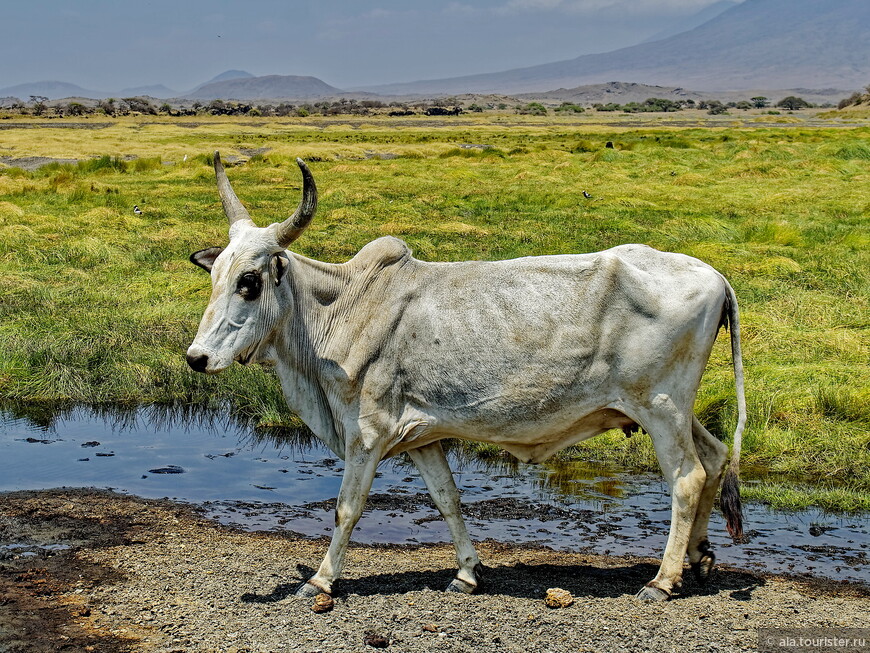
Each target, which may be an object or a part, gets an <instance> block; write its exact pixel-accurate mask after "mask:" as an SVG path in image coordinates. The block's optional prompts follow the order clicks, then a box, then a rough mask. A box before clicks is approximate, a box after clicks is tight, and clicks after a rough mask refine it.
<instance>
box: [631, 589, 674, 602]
mask: <svg viewBox="0 0 870 653" xmlns="http://www.w3.org/2000/svg"><path fill="white" fill-rule="evenodd" d="M634 598H636V599H637V600H638V601H643V602H644V603H652V602H655V603H659V602H661V601H667V600H668V599H669V598H671V595H670V594H668V593H667V592H666V591H665V590H663V589H660V588H658V587H656V586H654V585H644V586H643V587H642V588H641V590H640V592H638V593H637V594H635V596H634Z"/></svg>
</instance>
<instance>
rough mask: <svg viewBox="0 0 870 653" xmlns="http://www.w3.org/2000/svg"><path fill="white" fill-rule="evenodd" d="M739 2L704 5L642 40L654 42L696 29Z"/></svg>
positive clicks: (728, 1) (731, 1) (733, 0)
mask: <svg viewBox="0 0 870 653" xmlns="http://www.w3.org/2000/svg"><path fill="white" fill-rule="evenodd" d="M738 4H739V3H738V2H736V0H719V2H714V3H713V4H712V5H710V6H709V7H704V8H703V9H702V10H701V11H699V12H697V13H695V14H692V15H691V16H687V17H686V18H683V19H682V20H678V21H677V22H675V23H674V24H673V25H671V26H670V27H669V28H667V29H664V30H662V31H661V32H657V33H656V34H653V35H652V36H650V37H649V38H647V39H644V40H643V41H641V43H652V42H653V41H661V40H662V39H666V38H668V37H670V36H674V35H676V34H680V33H681V32H688V31H689V30H690V29H695V28H696V27H699V26H701V25H703V24H704V23H706V22H708V21H710V20H713V19H714V18H716V16H718V15H719V14H721V13H722V12H723V11H726V10H728V9H731V7H734V6H736V5H738Z"/></svg>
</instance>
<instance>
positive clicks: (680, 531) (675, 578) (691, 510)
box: [637, 396, 706, 601]
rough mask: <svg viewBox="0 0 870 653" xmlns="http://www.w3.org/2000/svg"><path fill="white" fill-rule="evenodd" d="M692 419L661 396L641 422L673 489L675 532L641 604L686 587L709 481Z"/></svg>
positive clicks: (665, 596)
mask: <svg viewBox="0 0 870 653" xmlns="http://www.w3.org/2000/svg"><path fill="white" fill-rule="evenodd" d="M691 418H692V414H691V412H690V411H686V412H685V413H684V412H683V411H681V410H679V409H678V408H677V407H676V406H675V405H674V403H673V401H672V400H671V399H670V398H668V397H664V396H659V397H658V398H657V399H656V401H655V404H654V406H653V407H652V410H651V411H649V413H648V414H647V415H646V416H645V419H643V420H641V421H640V423H641V425H642V426H643V428H644V430H645V431H647V432H648V433H649V434H650V437H652V440H653V446H655V450H656V456H657V457H658V461H659V465H660V466H661V468H662V473H663V474H664V477H665V480H667V482H668V485H670V487H671V530H670V533H669V535H668V541H667V544H666V545H665V551H664V554H663V555H662V564H661V567H659V572H658V574H656V577H655V578H654V579H653V580H651V581H650V582H649V583H647V584H646V586H645V587H643V588H642V589H641V590H640V592H638V594H637V598H639V599H641V600H645V601H664V600H666V599H668V598H669V597H670V596H671V594H672V593H673V591H674V590H675V589H677V588H679V587H680V585H681V584H682V577H683V560H684V559H685V557H686V550H687V548H688V544H689V536H690V533H691V530H692V524H693V523H694V522H695V514H696V511H697V509H698V502H699V500H700V497H701V490H702V489H703V487H704V482H705V478H706V473H705V471H704V467H703V466H702V465H701V461H700V459H699V458H698V454H697V452H696V451H695V444H694V442H693V440H692V422H691Z"/></svg>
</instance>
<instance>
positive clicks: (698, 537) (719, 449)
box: [688, 415, 728, 583]
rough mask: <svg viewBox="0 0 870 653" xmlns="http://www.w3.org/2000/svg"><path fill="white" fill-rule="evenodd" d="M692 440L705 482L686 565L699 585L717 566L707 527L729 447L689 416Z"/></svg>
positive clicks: (693, 526) (690, 536) (696, 419)
mask: <svg viewBox="0 0 870 653" xmlns="http://www.w3.org/2000/svg"><path fill="white" fill-rule="evenodd" d="M692 439H693V440H694V441H695V449H696V451H697V452H698V457H699V458H700V459H701V464H702V465H703V466H704V471H705V472H706V473H707V480H706V481H705V483H704V489H703V490H701V499H700V501H699V502H698V510H697V512H696V513H695V522H694V523H693V524H692V532H691V534H690V535H689V550H688V553H689V562H690V563H691V564H692V571H693V572H694V574H695V577H696V578H697V579H698V581H700V582H702V583H703V582H706V580H707V578H708V577H709V576H710V571H711V570H712V569H713V565H714V563H715V562H716V556H715V555H714V554H713V550H712V549H711V548H710V541H709V540H708V539H707V526H708V524H709V522H710V513H711V512H712V511H713V503H714V501H715V500H716V493H717V492H718V491H719V485H720V483H721V482H722V472H723V471H724V469H725V464H726V463H727V462H728V447H727V446H726V445H725V444H723V443H722V442H719V440H717V439H716V438H715V437H713V435H711V433H710V432H709V431H708V430H707V429H705V428H704V425H703V424H701V422H699V421H698V418H697V417H695V416H694V415H693V416H692Z"/></svg>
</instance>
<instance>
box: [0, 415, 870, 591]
mask: <svg viewBox="0 0 870 653" xmlns="http://www.w3.org/2000/svg"><path fill="white" fill-rule="evenodd" d="M303 439H304V438H301V439H294V440H293V441H292V442H289V443H286V444H284V446H280V445H277V444H275V442H273V441H271V440H263V439H257V438H255V437H253V436H252V435H251V434H250V432H249V431H247V430H246V429H244V428H242V427H239V426H237V425H234V424H233V423H232V422H231V420H229V419H210V420H209V419H203V418H198V419H186V420H185V419H181V418H178V417H167V415H166V414H165V413H161V412H160V411H158V410H156V409H148V408H143V409H140V410H138V411H136V412H133V413H129V414H127V415H126V416H124V417H123V418H119V417H117V416H116V417H109V418H101V417H98V416H95V415H93V414H92V413H91V412H90V411H87V410H85V409H74V410H70V411H67V412H66V413H65V414H64V415H62V416H52V417H51V418H50V419H46V420H44V421H43V423H42V425H41V426H40V425H37V424H35V423H34V422H33V421H31V420H30V419H26V418H16V417H12V416H9V415H5V416H3V417H2V418H0V491H8V490H37V489H47V488H56V487H64V486H65V487H97V488H110V489H113V490H115V491H118V492H124V493H129V494H135V495H139V496H143V497H149V498H163V497H168V498H171V499H175V500H178V501H184V502H189V503H194V504H197V505H199V506H201V508H202V510H203V511H204V514H205V515H207V516H208V517H210V518H213V519H216V520H217V521H220V522H221V523H224V524H232V525H236V526H239V527H242V528H246V529H249V530H275V531H279V530H281V531H294V532H297V533H301V534H304V535H306V536H321V535H329V534H330V533H331V530H332V524H333V508H334V499H335V496H336V495H337V493H338V487H339V484H340V482H341V475H342V472H343V469H344V463H343V462H342V461H341V460H338V459H337V458H336V456H335V455H334V454H332V452H330V451H329V450H327V449H326V448H324V447H323V446H322V445H320V443H319V442H317V441H316V440H315V441H314V442H304V443H303V442H302V441H301V440H303ZM450 458H451V466H452V468H453V469H454V472H455V473H454V477H455V479H456V484H457V486H458V487H459V488H460V491H461V492H462V497H463V509H464V514H465V516H466V521H467V523H468V526H469V531H470V533H471V536H472V538H473V539H475V540H482V539H487V538H491V539H494V540H497V541H502V542H513V543H534V544H539V545H546V546H551V547H553V548H556V549H564V550H575V551H577V550H583V549H588V550H591V551H596V552H599V553H610V554H613V555H621V554H626V553H632V554H635V555H648V556H654V557H658V556H660V555H661V552H662V550H663V548H664V544H665V540H666V539H667V528H668V524H669V520H670V509H669V501H668V488H667V485H666V484H665V483H664V481H663V480H662V479H661V478H660V477H658V476H656V475H632V474H627V473H621V472H615V471H612V470H610V471H609V470H602V469H592V468H589V467H584V466H581V465H577V464H573V465H561V466H558V465H555V464H554V465H522V464H517V463H513V464H511V463H509V462H506V461H499V462H492V461H489V462H488V461H480V460H469V459H467V458H463V457H461V456H460V455H458V454H454V453H452V454H451V455H450ZM745 513H746V514H745V517H746V522H747V529H748V530H749V531H750V535H751V542H749V543H746V544H741V545H733V544H732V543H731V541H730V539H729V538H728V537H727V535H726V534H725V527H724V523H723V520H722V517H721V515H719V514H718V513H714V516H713V519H712V520H711V525H710V532H711V537H710V539H711V542H712V544H713V547H714V549H715V550H716V552H717V554H718V559H719V561H720V562H722V563H727V564H732V565H737V566H740V567H745V568H750V569H757V570H768V571H772V572H790V573H808V574H811V575H816V576H825V577H829V578H833V579H837V580H852V581H862V582H865V583H870V516H867V515H860V516H838V515H831V514H825V513H823V512H821V511H818V510H807V511H801V512H797V513H783V512H772V511H770V510H768V509H767V508H765V507H764V506H760V505H748V506H745ZM354 540H355V541H357V542H361V543H429V542H447V541H449V540H450V537H449V534H448V531H447V527H446V525H445V524H444V522H443V521H442V520H441V518H440V516H438V514H437V512H436V511H435V509H434V508H433V507H432V504H431V501H430V500H429V498H428V495H427V494H426V490H425V486H424V484H423V482H422V481H421V480H420V478H419V476H418V474H417V472H416V469H415V468H414V467H413V465H411V464H410V463H408V462H406V461H405V460H404V459H397V460H396V461H386V462H384V463H382V464H381V466H380V468H379V472H378V477H377V478H376V479H375V483H374V486H373V488H372V495H371V496H370V497H369V501H368V504H367V509H366V513H365V514H364V516H363V518H362V520H360V523H359V525H358V526H357V529H356V532H355V535H354ZM30 546H31V548H30V549H26V550H28V551H35V552H40V551H41V550H42V549H44V548H45V547H46V546H52V544H50V543H49V544H45V543H36V542H34V543H33V544H32V545H30ZM21 551H22V545H21V543H20V542H14V543H10V542H2V541H0V557H4V556H6V555H15V554H18V553H20V552H21Z"/></svg>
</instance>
